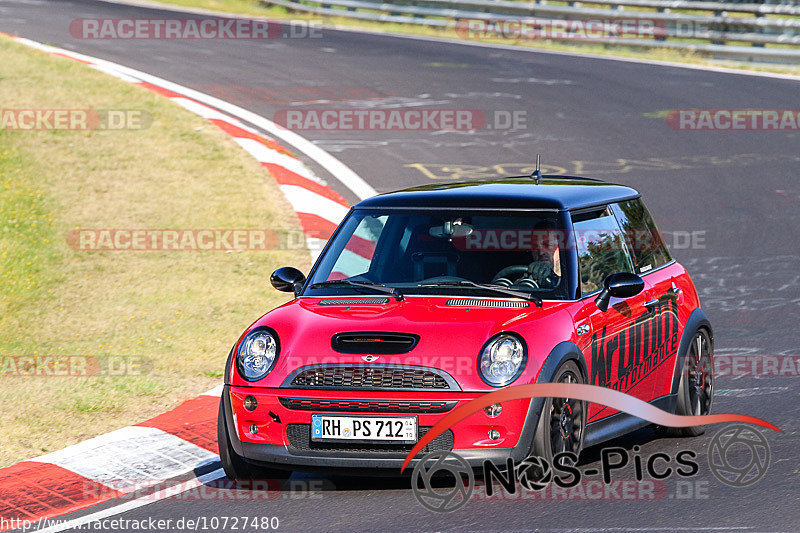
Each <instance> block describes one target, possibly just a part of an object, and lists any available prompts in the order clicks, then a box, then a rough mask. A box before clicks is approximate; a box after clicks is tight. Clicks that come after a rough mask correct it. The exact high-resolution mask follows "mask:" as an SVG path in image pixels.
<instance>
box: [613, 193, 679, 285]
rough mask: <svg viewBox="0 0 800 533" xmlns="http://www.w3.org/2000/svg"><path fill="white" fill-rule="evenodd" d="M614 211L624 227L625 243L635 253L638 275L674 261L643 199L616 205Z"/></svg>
mask: <svg viewBox="0 0 800 533" xmlns="http://www.w3.org/2000/svg"><path fill="white" fill-rule="evenodd" d="M613 209H614V214H615V215H616V216H617V219H618V220H619V225H620V226H621V227H622V232H623V235H624V236H625V243H626V244H627V246H628V249H629V250H631V251H632V252H633V260H634V263H635V267H636V273H637V274H645V273H647V272H648V271H649V270H653V269H654V268H658V267H660V266H662V265H665V264H667V263H669V262H670V261H671V260H672V258H671V257H670V255H669V251H668V250H667V247H666V246H665V245H664V239H662V238H661V234H660V233H659V231H658V228H656V225H655V223H654V222H653V218H652V217H651V216H650V213H649V212H648V211H647V208H646V207H645V206H644V202H642V200H641V198H636V199H635V200H628V201H627V202H620V203H618V204H614V206H613Z"/></svg>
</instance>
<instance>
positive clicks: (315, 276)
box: [304, 209, 569, 300]
mask: <svg viewBox="0 0 800 533" xmlns="http://www.w3.org/2000/svg"><path fill="white" fill-rule="evenodd" d="M563 235H564V231H563V224H562V219H561V216H560V215H559V213H554V212H545V211H541V212H540V211H525V212H513V211H501V210H474V211H470V210H460V211H452V210H436V209H430V210H427V209H425V210H420V209H416V210H411V209H409V210H398V209H387V210H385V211H383V210H374V209H360V210H358V209H357V210H355V211H353V212H352V213H351V214H350V215H349V216H348V218H347V219H346V220H345V221H344V222H343V223H342V225H341V227H340V229H339V231H338V233H337V234H336V236H335V237H334V239H333V240H332V242H331V243H330V244H329V246H328V248H327V249H326V251H325V253H324V254H323V256H322V257H321V258H320V260H319V262H318V264H317V266H316V268H315V269H314V271H313V272H312V273H311V276H310V279H309V282H308V284H307V286H306V290H305V292H304V295H305V296H330V295H342V294H354V293H355V294H373V295H379V294H381V293H383V294H390V295H391V292H392V291H387V290H386V289H387V288H389V289H391V290H394V292H395V293H397V294H396V296H398V295H400V296H402V295H425V294H430V295H435V294H441V295H443V294H446V295H461V294H464V295H471V296H478V295H479V296H490V297H500V298H514V297H528V299H555V300H561V299H567V297H568V294H569V289H568V287H569V283H568V280H567V279H566V278H567V274H566V273H567V272H568V271H569V269H568V268H567V266H566V264H565V262H566V261H567V260H568V259H567V255H568V254H566V253H565V252H564V245H563V238H562V236H563ZM476 285H482V286H476ZM515 293H517V294H516V295H515Z"/></svg>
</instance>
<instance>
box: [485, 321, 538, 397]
mask: <svg viewBox="0 0 800 533" xmlns="http://www.w3.org/2000/svg"><path fill="white" fill-rule="evenodd" d="M525 359H526V353H525V344H523V342H522V340H521V339H520V338H518V337H516V336H514V335H509V334H507V333H502V334H500V335H498V336H496V337H495V338H493V339H491V340H490V341H489V342H487V343H486V345H485V346H484V347H483V350H482V351H481V355H480V357H478V373H479V374H480V375H481V379H483V381H485V382H486V384H488V385H491V386H493V387H502V386H504V385H508V384H509V383H511V382H512V381H514V380H515V379H517V378H518V377H519V375H520V374H522V371H523V369H524V368H525Z"/></svg>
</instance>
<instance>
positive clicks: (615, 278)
mask: <svg viewBox="0 0 800 533" xmlns="http://www.w3.org/2000/svg"><path fill="white" fill-rule="evenodd" d="M643 290H644V280H643V279H642V278H641V277H639V276H637V275H636V274H631V273H629V272H617V273H616V274H611V275H609V276H608V277H606V279H605V280H604V281H603V290H602V291H600V294H598V295H597V298H595V300H594V303H595V304H597V308H598V309H600V310H601V311H602V312H604V313H605V312H606V311H607V310H608V302H609V301H610V300H611V297H612V296H613V297H615V298H630V297H631V296H636V295H637V294H639V293H640V292H642V291H643Z"/></svg>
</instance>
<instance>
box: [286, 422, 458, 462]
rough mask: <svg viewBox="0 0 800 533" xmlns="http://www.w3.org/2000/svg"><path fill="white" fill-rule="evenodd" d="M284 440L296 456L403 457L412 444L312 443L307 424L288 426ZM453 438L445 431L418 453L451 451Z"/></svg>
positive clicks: (419, 431) (419, 432)
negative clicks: (376, 455) (301, 454)
mask: <svg viewBox="0 0 800 533" xmlns="http://www.w3.org/2000/svg"><path fill="white" fill-rule="evenodd" d="M429 429H431V428H430V427H421V428H418V429H417V440H419V439H421V438H422V436H423V435H425V433H427V432H428V430H429ZM286 438H287V439H288V440H289V452H290V453H295V454H297V453H298V452H309V451H316V452H334V453H337V454H348V453H353V454H365V453H370V454H372V453H374V454H386V455H391V454H396V455H397V456H398V457H405V456H406V455H407V454H408V452H410V451H411V448H413V447H414V445H413V444H376V443H371V444H362V443H347V442H342V443H338V442H334V443H331V442H312V441H311V426H310V425H309V424H289V425H287V426H286ZM453 443H454V437H453V432H452V431H451V430H449V429H448V430H447V431H445V432H444V433H442V434H441V435H439V436H438V437H436V438H435V439H433V440H432V441H431V442H429V443H428V444H427V445H425V447H424V448H422V450H421V451H420V453H421V454H425V453H430V452H439V451H450V450H452V449H453Z"/></svg>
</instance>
